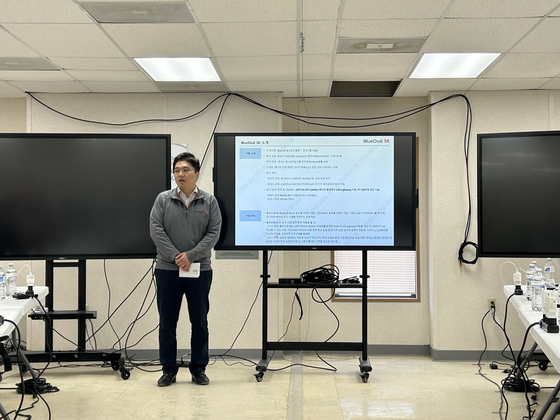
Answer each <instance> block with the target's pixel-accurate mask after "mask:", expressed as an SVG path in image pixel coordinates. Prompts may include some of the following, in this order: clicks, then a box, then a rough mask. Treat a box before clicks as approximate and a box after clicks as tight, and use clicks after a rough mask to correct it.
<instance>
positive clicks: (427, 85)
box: [394, 79, 473, 97]
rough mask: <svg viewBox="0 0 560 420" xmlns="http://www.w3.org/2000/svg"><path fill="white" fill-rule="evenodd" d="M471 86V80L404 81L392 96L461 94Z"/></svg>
mask: <svg viewBox="0 0 560 420" xmlns="http://www.w3.org/2000/svg"><path fill="white" fill-rule="evenodd" d="M472 84H473V79H405V80H403V81H402V82H401V84H400V85H399V87H398V89H397V91H396V92H395V95H394V96H395V97H407V96H427V95H428V93H429V92H457V91H458V92H461V91H465V90H467V89H468V88H469V87H470V86H471V85H472Z"/></svg>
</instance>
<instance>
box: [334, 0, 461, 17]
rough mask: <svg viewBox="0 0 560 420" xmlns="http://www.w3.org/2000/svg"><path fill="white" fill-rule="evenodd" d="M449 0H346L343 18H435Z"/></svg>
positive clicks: (439, 14)
mask: <svg viewBox="0 0 560 420" xmlns="http://www.w3.org/2000/svg"><path fill="white" fill-rule="evenodd" d="M449 3H450V0H430V1H417V0H391V1H371V0H346V2H345V3H344V14H343V18H344V19H409V18H412V19H437V18H439V17H440V16H441V14H442V13H443V12H444V10H445V8H446V7H447V6H448V5H449Z"/></svg>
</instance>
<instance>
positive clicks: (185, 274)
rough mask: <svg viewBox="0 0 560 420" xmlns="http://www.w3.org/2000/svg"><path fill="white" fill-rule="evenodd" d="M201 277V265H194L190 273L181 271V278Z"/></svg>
mask: <svg viewBox="0 0 560 420" xmlns="http://www.w3.org/2000/svg"><path fill="white" fill-rule="evenodd" d="M198 276H200V263H192V264H191V268H190V269H189V271H186V270H183V269H182V268H180V269H179V277H198Z"/></svg>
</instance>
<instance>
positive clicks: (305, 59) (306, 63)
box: [300, 54, 332, 79]
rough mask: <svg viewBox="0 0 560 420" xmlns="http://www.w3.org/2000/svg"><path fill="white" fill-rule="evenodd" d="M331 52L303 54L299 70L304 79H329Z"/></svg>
mask: <svg viewBox="0 0 560 420" xmlns="http://www.w3.org/2000/svg"><path fill="white" fill-rule="evenodd" d="M331 62H332V54H323V55H308V54H303V56H302V57H301V61H300V65H301V68H300V72H301V75H302V76H303V78H304V79H330V78H331Z"/></svg>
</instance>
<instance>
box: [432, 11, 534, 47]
mask: <svg viewBox="0 0 560 420" xmlns="http://www.w3.org/2000/svg"><path fill="white" fill-rule="evenodd" d="M537 21H538V20H537V19H445V20H444V21H443V22H441V23H440V25H438V26H437V28H436V30H435V31H434V33H433V34H432V35H431V36H430V37H429V38H428V41H426V44H425V45H424V52H504V51H507V50H508V49H510V48H511V47H512V46H513V45H514V44H515V42H517V40H518V39H519V38H520V37H522V36H524V35H525V34H526V33H527V32H528V31H529V30H530V29H531V27H532V26H534V25H535V24H536V23H537Z"/></svg>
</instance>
